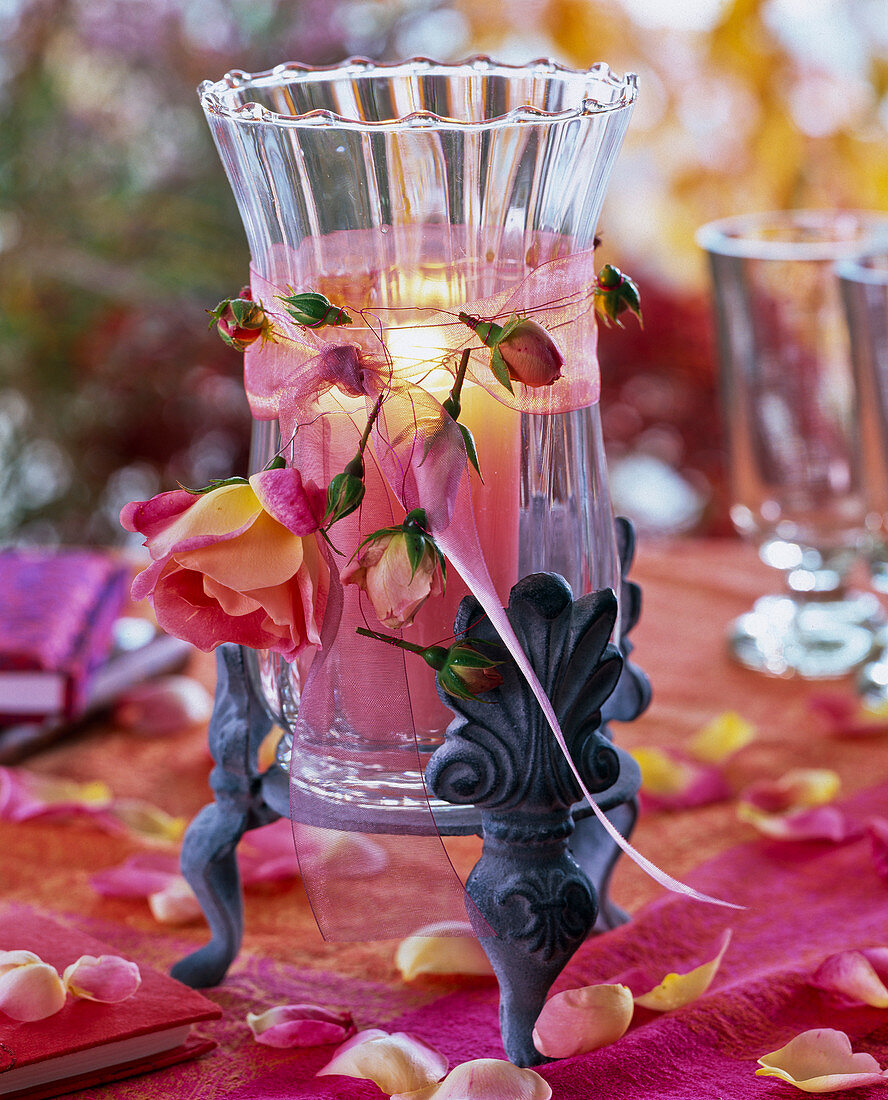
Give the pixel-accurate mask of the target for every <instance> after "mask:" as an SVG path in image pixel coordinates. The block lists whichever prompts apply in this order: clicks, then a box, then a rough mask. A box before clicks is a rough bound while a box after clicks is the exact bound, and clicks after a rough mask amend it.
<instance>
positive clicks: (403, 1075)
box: [318, 1028, 447, 1096]
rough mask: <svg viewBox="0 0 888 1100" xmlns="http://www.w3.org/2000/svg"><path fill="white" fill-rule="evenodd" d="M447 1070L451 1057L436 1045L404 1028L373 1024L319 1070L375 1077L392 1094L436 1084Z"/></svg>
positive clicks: (366, 1078) (374, 1079) (349, 1040)
mask: <svg viewBox="0 0 888 1100" xmlns="http://www.w3.org/2000/svg"><path fill="white" fill-rule="evenodd" d="M446 1072H447V1059H446V1058H445V1057H444V1055H443V1054H441V1053H440V1052H439V1051H437V1050H435V1048H434V1047H431V1046H429V1045H428V1044H427V1043H424V1042H422V1040H421V1039H417V1038H416V1037H415V1036H413V1035H408V1034H407V1033H406V1032H404V1031H397V1032H395V1033H394V1034H393V1035H389V1034H388V1033H387V1032H385V1031H382V1030H380V1029H379V1028H371V1029H369V1030H367V1031H359V1032H358V1034H357V1035H355V1036H353V1037H352V1038H351V1039H348V1040H347V1041H346V1042H345V1043H343V1044H342V1046H341V1047H339V1048H338V1049H337V1050H336V1052H335V1053H334V1055H333V1057H332V1058H331V1059H330V1061H329V1062H328V1063H327V1064H326V1065H325V1066H324V1067H323V1069H319V1070H318V1077H326V1076H329V1075H331V1074H341V1075H342V1076H343V1077H359V1078H363V1079H365V1080H368V1081H375V1082H376V1084H377V1085H378V1086H379V1087H380V1088H381V1089H382V1091H383V1092H385V1093H388V1094H389V1095H390V1096H391V1095H392V1094H393V1093H399V1092H414V1091H415V1090H416V1089H421V1088H425V1086H426V1085H431V1084H434V1082H435V1081H440V1079H441V1078H442V1077H443V1076H444V1074H445V1073H446Z"/></svg>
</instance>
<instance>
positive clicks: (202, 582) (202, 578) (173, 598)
mask: <svg viewBox="0 0 888 1100" xmlns="http://www.w3.org/2000/svg"><path fill="white" fill-rule="evenodd" d="M324 506H325V501H324V494H323V492H322V490H320V489H318V487H317V486H316V485H314V483H312V482H309V483H307V484H303V481H302V477H301V476H300V474H299V471H298V470H294V469H289V468H286V467H283V468H280V469H272V470H264V471H263V472H262V473H258V474H254V475H253V476H252V477H251V478H250V479H249V481H248V482H247V481H240V480H237V481H234V482H233V483H230V484H221V485H219V486H217V487H216V488H215V489H212V490H211V491H209V492H206V493H201V494H196V493H189V492H187V491H185V490H177V491H174V492H170V493H161V494H160V495H159V496H156V497H153V498H152V499H151V500H147V501H134V502H133V503H131V504H128V505H127V506H126V507H125V508H124V509H123V511H122V512H121V513H120V522H121V523H122V524H123V526H124V527H125V528H126V529H127V530H128V531H137V532H139V533H140V534H143V535H144V536H145V546H147V547H148V550H149V553H150V554H151V557H152V558H153V561H152V564H151V565H150V566H149V567H148V568H147V569H146V570H145V571H144V572H142V573H140V574H139V575H138V577H136V579H135V581H134V583H133V597H134V599H137V600H138V599H147V600H148V601H149V602H150V603H151V605H152V607H153V608H154V613H155V615H156V616H157V621H158V623H160V625H161V627H163V629H164V630H166V631H167V633H169V634H172V635H174V636H175V637H178V638H182V639H184V640H185V641H187V642H191V643H192V645H195V646H197V648H198V649H202V650H205V651H208V650H211V649H214V648H215V647H216V646H218V645H220V644H221V643H222V642H235V643H237V644H239V645H245V646H249V647H250V648H252V649H269V650H273V651H274V652H276V653H280V654H281V655H282V656H283V657H284V658H285V659H287V660H293V659H294V658H295V657H296V655H297V654H298V653H299V652H301V650H303V649H304V648H305V647H306V646H307V645H318V644H319V643H320V635H319V624H320V621H321V618H322V616H323V611H324V606H325V604H326V599H327V592H328V590H329V575H328V570H327V565H326V563H325V561H324V559H323V557H322V556H321V553H320V550H319V548H318V544H317V541H316V539H315V537H314V532H315V531H317V529H318V526H319V519H320V517H322V516H323V514H324Z"/></svg>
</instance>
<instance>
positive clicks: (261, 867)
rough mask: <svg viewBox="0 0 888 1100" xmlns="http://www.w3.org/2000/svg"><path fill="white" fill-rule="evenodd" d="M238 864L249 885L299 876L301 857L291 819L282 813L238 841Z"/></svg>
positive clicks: (245, 883) (243, 877)
mask: <svg viewBox="0 0 888 1100" xmlns="http://www.w3.org/2000/svg"><path fill="white" fill-rule="evenodd" d="M237 864H238V867H239V868H240V873H241V879H242V881H243V883H244V885H245V886H252V885H254V884H256V883H260V882H278V881H282V880H286V879H291V878H296V877H297V876H298V875H299V860H298V859H297V858H296V845H295V844H294V843H293V826H292V825H291V824H290V822H289V820H288V819H287V818H285V817H281V818H278V820H277V821H273V822H271V824H270V825H263V826H261V827H260V828H258V829H251V830H250V831H249V832H248V833H246V835H245V836H244V838H243V840H241V842H240V844H239V845H238V852H237Z"/></svg>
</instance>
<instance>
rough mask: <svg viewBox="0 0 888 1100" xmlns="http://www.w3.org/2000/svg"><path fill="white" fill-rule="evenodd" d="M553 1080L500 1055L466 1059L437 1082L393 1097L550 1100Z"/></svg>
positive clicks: (415, 1099)
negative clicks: (549, 1080)
mask: <svg viewBox="0 0 888 1100" xmlns="http://www.w3.org/2000/svg"><path fill="white" fill-rule="evenodd" d="M551 1096H552V1089H551V1087H550V1085H549V1082H548V1081H546V1080H545V1079H544V1078H543V1077H541V1076H540V1075H539V1074H538V1073H537V1072H536V1071H535V1070H532V1069H521V1068H519V1067H518V1066H513V1065H512V1063H511V1062H505V1061H503V1060H502V1059H499V1058H476V1059H475V1060H474V1061H472V1062H463V1064H462V1065H461V1066H457V1067H456V1068H455V1069H453V1070H451V1071H450V1073H448V1074H447V1076H446V1077H445V1078H444V1080H443V1081H441V1082H440V1083H439V1084H437V1085H427V1086H426V1087H425V1088H422V1089H417V1090H416V1091H415V1092H399V1093H395V1094H394V1095H393V1096H392V1097H391V1100H468V1098H471V1100H550V1097H551Z"/></svg>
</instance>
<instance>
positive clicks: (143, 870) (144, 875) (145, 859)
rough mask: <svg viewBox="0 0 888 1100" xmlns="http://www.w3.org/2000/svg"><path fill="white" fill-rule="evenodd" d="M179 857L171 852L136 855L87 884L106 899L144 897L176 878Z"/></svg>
mask: <svg viewBox="0 0 888 1100" xmlns="http://www.w3.org/2000/svg"><path fill="white" fill-rule="evenodd" d="M179 874H180V872H179V857H178V855H175V854H173V853H172V852H137V853H136V854H135V855H132V856H129V857H128V858H127V859H125V860H124V861H123V863H119V864H118V865H117V866H116V867H106V868H105V869H104V870H102V871H97V872H96V873H95V874H94V875H91V876H90V879H89V884H90V886H91V887H92V888H93V890H95V891H96V893H97V894H101V895H102V897H106V898H147V897H149V896H150V895H151V894H156V893H157V892H158V891H159V890H162V889H163V888H164V887H165V886H166V885H167V884H168V883H169V881H170V879H174V878H176V877H178V875H179Z"/></svg>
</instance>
